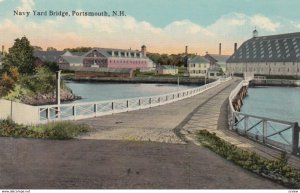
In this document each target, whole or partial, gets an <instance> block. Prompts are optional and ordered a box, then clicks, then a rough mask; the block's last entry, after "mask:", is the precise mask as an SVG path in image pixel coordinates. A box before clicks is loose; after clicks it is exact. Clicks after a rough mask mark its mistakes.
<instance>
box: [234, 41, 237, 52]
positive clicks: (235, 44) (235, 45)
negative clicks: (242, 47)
mask: <svg viewBox="0 0 300 193" xmlns="http://www.w3.org/2000/svg"><path fill="white" fill-rule="evenodd" d="M236 50H237V43H234V52H236Z"/></svg>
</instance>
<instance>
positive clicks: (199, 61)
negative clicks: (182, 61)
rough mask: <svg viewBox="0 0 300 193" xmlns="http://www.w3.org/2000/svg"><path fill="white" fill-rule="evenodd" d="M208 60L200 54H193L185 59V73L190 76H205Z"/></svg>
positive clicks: (208, 65) (208, 64)
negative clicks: (193, 55)
mask: <svg viewBox="0 0 300 193" xmlns="http://www.w3.org/2000/svg"><path fill="white" fill-rule="evenodd" d="M209 67H210V61H209V60H207V59H206V58H204V57H202V56H195V57H193V58H191V59H189V60H188V61H187V74H188V76H190V77H200V76H207V71H208V68H209Z"/></svg>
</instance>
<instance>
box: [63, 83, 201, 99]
mask: <svg viewBox="0 0 300 193" xmlns="http://www.w3.org/2000/svg"><path fill="white" fill-rule="evenodd" d="M66 84H67V86H68V87H69V88H71V89H72V90H73V93H74V94H76V95H78V96H81V97H82V99H81V100H77V101H75V102H90V101H102V100H113V99H124V98H134V97H143V96H154V95H161V94H167V93H171V92H176V91H177V89H178V90H186V89H190V88H194V87H196V85H179V87H178V88H177V85H176V84H116V83H91V82H88V83H86V82H84V83H83V82H67V83H66Z"/></svg>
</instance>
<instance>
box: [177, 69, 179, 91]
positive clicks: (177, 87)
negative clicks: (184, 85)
mask: <svg viewBox="0 0 300 193" xmlns="http://www.w3.org/2000/svg"><path fill="white" fill-rule="evenodd" d="M178 91H179V73H177V92H178Z"/></svg>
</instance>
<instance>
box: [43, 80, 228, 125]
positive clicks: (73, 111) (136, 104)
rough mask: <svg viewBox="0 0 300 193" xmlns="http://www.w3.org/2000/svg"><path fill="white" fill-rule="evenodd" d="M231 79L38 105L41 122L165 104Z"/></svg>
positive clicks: (87, 116)
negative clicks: (180, 88) (179, 88)
mask: <svg viewBox="0 0 300 193" xmlns="http://www.w3.org/2000/svg"><path fill="white" fill-rule="evenodd" d="M230 79H231V77H228V78H220V79H218V80H216V81H214V82H212V83H209V84H206V85H203V86H200V87H196V88H192V89H187V90H183V91H178V92H172V93H168V94H164V95H157V96H149V97H137V98H129V99H119V100H109V101H96V102H85V103H71V104H62V105H44V106H38V109H39V123H46V122H49V121H56V120H78V119H84V118H92V117H99V116H103V115H109V114H114V113H121V112H128V111H133V110H139V109H145V108H150V107H155V106H159V105H164V104H168V103H172V102H175V101H178V100H182V99H185V98H188V97H191V96H194V95H197V94H199V93H202V92H204V91H206V90H208V89H210V88H213V87H215V86H217V85H219V84H220V83H221V82H225V81H228V80H230Z"/></svg>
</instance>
